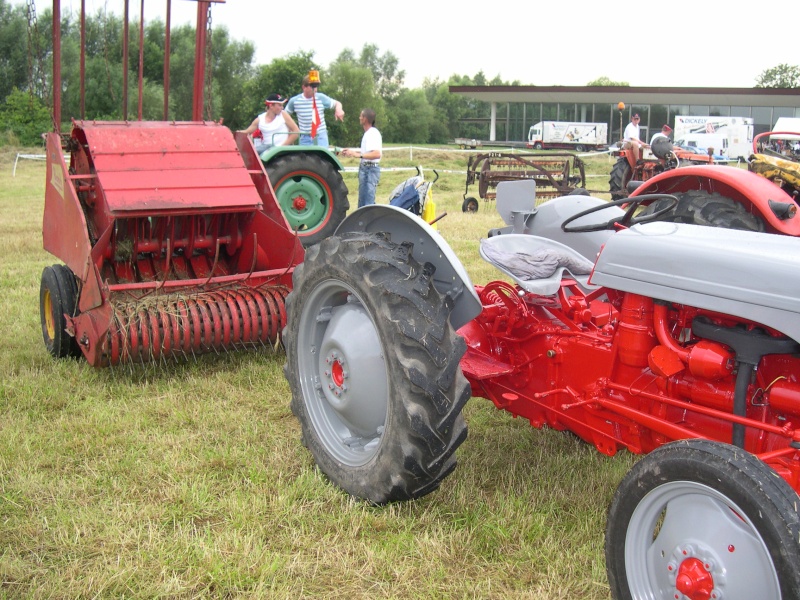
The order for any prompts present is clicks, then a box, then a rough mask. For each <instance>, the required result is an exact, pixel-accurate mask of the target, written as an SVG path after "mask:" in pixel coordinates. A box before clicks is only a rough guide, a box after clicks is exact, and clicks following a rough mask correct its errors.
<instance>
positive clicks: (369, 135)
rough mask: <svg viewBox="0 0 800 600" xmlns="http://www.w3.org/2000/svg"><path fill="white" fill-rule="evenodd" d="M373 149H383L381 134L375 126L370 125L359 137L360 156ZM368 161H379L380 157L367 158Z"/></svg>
mask: <svg viewBox="0 0 800 600" xmlns="http://www.w3.org/2000/svg"><path fill="white" fill-rule="evenodd" d="M373 150H379V151H381V152H382V151H383V136H382V135H381V132H380V131H378V130H377V129H376V128H375V127H370V128H369V129H367V130H366V131H365V132H364V136H363V137H362V138H361V156H364V155H365V154H366V153H367V152H372V151H373ZM367 160H369V161H370V162H380V160H381V159H380V158H372V159H367Z"/></svg>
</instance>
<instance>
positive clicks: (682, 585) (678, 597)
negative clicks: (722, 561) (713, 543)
mask: <svg viewBox="0 0 800 600" xmlns="http://www.w3.org/2000/svg"><path fill="white" fill-rule="evenodd" d="M717 564H718V561H715V560H714V559H713V558H712V556H711V551H710V550H709V549H706V548H696V547H695V546H694V545H692V544H686V545H683V546H677V547H676V548H675V549H674V550H673V552H672V560H670V561H669V563H668V564H667V571H668V572H669V578H670V581H671V583H672V585H673V586H674V587H675V590H676V592H675V594H674V598H675V600H683V599H684V598H688V600H722V590H720V589H719V588H717V587H715V585H714V579H715V578H716V579H717V580H719V581H720V583H721V582H722V581H723V580H724V575H723V573H722V572H720V570H719V569H716V568H715V566H716V565H717Z"/></svg>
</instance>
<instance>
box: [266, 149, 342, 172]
mask: <svg viewBox="0 0 800 600" xmlns="http://www.w3.org/2000/svg"><path fill="white" fill-rule="evenodd" d="M292 152H302V153H304V154H309V153H310V154H318V155H319V156H320V157H321V158H323V159H325V160H327V161H328V162H329V163H331V165H333V166H334V168H335V169H336V170H337V171H341V170H343V169H344V167H343V166H342V163H341V162H339V159H338V158H337V157H336V155H335V154H334V153H333V152H331V151H330V150H328V149H327V148H324V147H322V146H273V147H272V148H270V149H269V150H265V151H264V152H262V153H261V161H262V162H263V163H264V164H268V163H270V162H271V161H272V160H273V159H274V158H275V157H276V156H280V155H284V154H290V153H292Z"/></svg>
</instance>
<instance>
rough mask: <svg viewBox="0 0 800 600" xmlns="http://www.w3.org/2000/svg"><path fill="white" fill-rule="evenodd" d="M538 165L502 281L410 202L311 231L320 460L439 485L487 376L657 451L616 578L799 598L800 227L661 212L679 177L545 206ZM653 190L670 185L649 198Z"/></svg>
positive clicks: (298, 398)
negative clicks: (621, 194)
mask: <svg viewBox="0 0 800 600" xmlns="http://www.w3.org/2000/svg"><path fill="white" fill-rule="evenodd" d="M703 168H705V167H703ZM696 169H701V167H696ZM754 177H756V176H755V175H754ZM760 179H761V181H763V182H764V184H766V185H770V186H773V187H775V186H774V185H773V184H772V183H770V182H768V181H766V180H765V179H762V178H760ZM528 183H529V182H524V181H523V182H504V183H501V184H500V185H499V186H498V197H497V206H498V210H499V211H505V214H507V215H508V216H509V219H508V221H509V222H510V224H511V225H512V227H514V229H515V230H516V231H519V233H514V232H513V231H512V232H508V233H504V234H503V235H495V236H492V237H489V238H487V239H485V240H483V241H482V242H481V256H482V257H483V258H484V259H485V260H487V261H489V262H490V263H491V264H493V265H494V266H495V267H497V268H498V270H499V271H500V273H501V276H502V279H501V280H498V281H493V282H490V283H487V284H486V285H481V286H473V285H472V284H471V282H470V280H469V278H468V276H467V275H466V272H465V269H464V267H463V266H462V264H461V263H460V261H459V260H458V258H457V257H456V256H455V255H454V253H453V252H452V250H451V249H450V247H449V246H448V244H447V243H446V242H445V241H444V239H442V238H441V236H439V234H438V233H437V232H436V231H434V230H432V229H431V228H429V227H428V226H427V225H426V224H425V223H424V222H422V221H421V220H420V219H419V218H417V217H415V216H414V215H411V214H410V213H408V212H406V211H401V210H398V209H396V208H394V207H391V206H373V207H366V208H364V209H360V210H359V211H358V213H357V217H356V215H351V216H350V217H348V218H346V219H345V221H344V222H343V223H342V225H341V226H340V227H339V230H338V231H337V233H336V235H335V236H332V237H330V238H327V239H326V240H324V241H323V242H322V243H320V244H319V245H317V246H314V247H312V248H310V249H309V251H308V252H307V253H306V257H305V260H304V262H303V263H302V264H301V265H298V266H297V268H296V269H295V271H294V276H293V291H292V292H291V293H290V294H289V296H288V299H287V313H288V324H287V328H286V330H285V335H284V344H285V347H286V353H287V363H286V367H285V374H286V377H287V379H288V380H289V383H290V387H291V390H292V410H293V412H294V414H295V415H296V416H297V417H298V419H299V421H300V424H301V428H302V436H303V442H304V444H305V445H306V446H307V447H308V449H309V451H310V452H311V453H312V455H313V457H314V459H315V461H316V463H317V465H318V466H319V468H320V469H321V471H322V472H324V473H325V474H326V476H327V477H328V478H329V479H330V480H331V481H332V482H334V483H335V484H336V485H338V486H339V487H341V488H342V489H343V490H345V491H346V492H348V493H349V494H352V495H354V496H356V497H359V498H364V499H366V500H368V501H370V502H373V503H376V504H383V503H387V502H393V501H400V500H408V499H414V498H418V497H421V496H424V495H426V494H428V493H430V492H431V491H433V490H435V489H436V488H437V487H438V486H439V485H440V484H441V483H442V481H443V480H444V478H445V477H446V476H448V475H449V474H450V473H451V472H452V471H453V470H454V468H455V466H456V449H457V448H458V447H459V445H460V444H461V443H462V442H463V441H464V440H465V439H466V435H467V429H466V424H465V421H464V419H463V416H462V414H461V411H462V408H463V406H464V405H465V403H466V401H467V400H468V399H469V398H470V396H482V397H484V398H487V399H489V400H491V401H492V402H493V403H494V404H495V405H496V406H497V407H498V408H501V409H503V410H506V411H509V412H511V413H512V414H514V415H515V416H520V417H522V418H525V419H527V420H528V421H529V422H530V423H531V425H533V426H534V427H538V428H541V427H549V428H553V429H556V430H564V431H571V432H573V433H574V434H576V435H577V436H579V437H580V438H582V439H583V440H585V441H586V442H588V443H590V444H593V445H594V446H595V447H596V448H597V450H599V451H600V452H602V453H604V454H607V455H613V454H615V453H616V452H618V451H619V450H621V449H627V450H629V451H630V452H633V453H648V454H647V456H645V457H643V458H642V459H641V460H640V461H638V462H637V464H636V465H635V466H634V467H633V468H632V470H631V471H630V472H629V473H628V475H627V476H626V477H625V478H624V479H623V481H622V483H621V484H620V486H619V488H618V489H617V492H616V494H615V495H614V498H613V501H612V504H611V507H610V510H609V513H608V521H607V528H606V550H605V556H606V569H607V573H608V578H609V583H610V587H611V592H612V595H613V597H614V598H615V599H627V600H630V599H637V600H638V599H644V598H649V599H656V600H673V599H674V600H687V599H688V600H710V599H715V600H716V599H723V598H724V599H726V600H742V599H750V598H770V599H782V600H788V599H795V598H799V597H800V515H798V503H799V501H800V500H799V499H798V492H799V491H800V300H799V298H800V284H799V283H798V282H799V281H800V280H798V278H797V276H796V274H797V272H798V271H799V270H800V242H798V241H797V240H796V239H794V238H793V237H791V236H781V235H771V234H769V233H761V232H752V231H738V230H733V229H726V228H712V227H701V226H697V225H692V224H684V223H670V222H663V221H657V220H658V219H660V218H661V217H663V216H664V213H666V212H668V211H670V210H672V209H673V208H674V207H675V205H676V204H677V203H678V202H679V199H678V198H677V197H676V196H664V195H661V194H658V195H639V196H637V197H635V198H634V197H631V198H627V199H622V200H617V201H614V202H611V203H608V202H606V201H604V200H600V199H597V198H593V197H591V196H580V195H572V196H564V197H562V198H556V199H553V200H550V201H549V202H546V203H544V204H541V205H539V206H536V203H535V198H533V197H532V196H531V195H530V194H523V195H519V194H517V196H519V197H516V198H514V197H513V196H514V193H512V192H513V191H514V189H516V187H515V186H519V185H523V186H524V185H525V184H528ZM776 189H777V188H776ZM506 190H508V191H509V196H508V198H509V200H510V202H511V206H510V207H508V206H505V204H506V197H505V192H506ZM648 202H664V203H666V204H664V205H663V206H662V208H661V209H659V210H658V211H655V212H651V213H650V214H649V215H645V216H641V215H635V211H636V209H637V208H638V207H639V205H640V204H643V203H648ZM652 220H656V222H652V223H651V222H647V221H652ZM523 232H524V233H523ZM354 332H356V335H354Z"/></svg>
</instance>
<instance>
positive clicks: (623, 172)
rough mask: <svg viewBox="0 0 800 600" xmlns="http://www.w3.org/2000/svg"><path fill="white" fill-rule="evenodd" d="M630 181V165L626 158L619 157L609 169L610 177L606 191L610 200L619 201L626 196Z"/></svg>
mask: <svg viewBox="0 0 800 600" xmlns="http://www.w3.org/2000/svg"><path fill="white" fill-rule="evenodd" d="M630 180H631V165H630V163H629V162H628V159H627V158H625V157H624V156H620V157H619V158H618V159H617V162H615V163H614V166H613V167H611V175H610V176H609V178H608V189H609V190H610V191H611V199H612V200H619V199H620V198H625V197H626V196H627V195H628V194H627V192H626V191H625V190H626V186H627V185H628V182H629V181H630Z"/></svg>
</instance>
